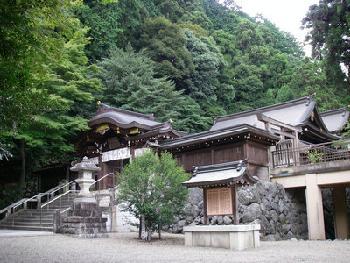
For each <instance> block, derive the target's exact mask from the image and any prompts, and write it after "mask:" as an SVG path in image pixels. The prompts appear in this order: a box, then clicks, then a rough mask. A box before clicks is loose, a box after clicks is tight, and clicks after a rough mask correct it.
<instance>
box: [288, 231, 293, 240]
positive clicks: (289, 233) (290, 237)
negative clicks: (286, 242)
mask: <svg viewBox="0 0 350 263" xmlns="http://www.w3.org/2000/svg"><path fill="white" fill-rule="evenodd" d="M293 237H294V235H293V233H292V232H291V231H289V232H288V233H287V238H288V239H292V238H293Z"/></svg>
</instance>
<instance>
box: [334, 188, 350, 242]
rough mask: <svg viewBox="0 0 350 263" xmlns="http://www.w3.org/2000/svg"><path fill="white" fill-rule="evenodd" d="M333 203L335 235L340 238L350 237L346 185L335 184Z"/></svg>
mask: <svg viewBox="0 0 350 263" xmlns="http://www.w3.org/2000/svg"><path fill="white" fill-rule="evenodd" d="M333 203H334V233H335V237H336V238H338V239H347V238H348V237H349V225H348V216H347V209H346V192H345V187H344V186H335V187H334V188H333Z"/></svg>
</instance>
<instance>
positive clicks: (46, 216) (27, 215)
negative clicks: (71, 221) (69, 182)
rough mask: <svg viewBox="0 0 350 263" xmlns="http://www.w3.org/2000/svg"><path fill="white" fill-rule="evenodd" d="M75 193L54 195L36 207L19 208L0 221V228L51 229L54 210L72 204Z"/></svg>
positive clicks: (66, 207) (65, 208) (61, 209)
mask: <svg viewBox="0 0 350 263" xmlns="http://www.w3.org/2000/svg"><path fill="white" fill-rule="evenodd" d="M75 196H76V193H68V194H64V195H61V196H58V197H56V198H55V199H54V200H53V201H50V202H47V203H44V204H42V205H41V206H39V207H42V208H38V209H21V210H19V211H18V212H15V213H12V214H10V215H9V216H7V217H6V218H5V219H3V220H2V221H0V229H16V230H37V231H53V217H54V214H55V212H56V210H60V211H65V210H67V209H68V208H69V207H72V206H73V200H74V198H75Z"/></svg>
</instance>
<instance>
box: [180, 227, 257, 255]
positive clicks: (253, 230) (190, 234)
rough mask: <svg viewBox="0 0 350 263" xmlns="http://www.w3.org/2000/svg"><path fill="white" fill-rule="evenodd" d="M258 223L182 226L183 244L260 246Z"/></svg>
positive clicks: (221, 246) (239, 246)
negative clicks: (183, 233)
mask: <svg viewBox="0 0 350 263" xmlns="http://www.w3.org/2000/svg"><path fill="white" fill-rule="evenodd" d="M259 230H260V225H259V224H250V225H201V226H187V227H184V232H185V245H186V246H202V247H219V248H228V249H231V250H244V249H248V248H257V247H259V246H260V233H259Z"/></svg>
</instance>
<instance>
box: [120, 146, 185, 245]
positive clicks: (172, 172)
mask: <svg viewBox="0 0 350 263" xmlns="http://www.w3.org/2000/svg"><path fill="white" fill-rule="evenodd" d="M188 177H189V175H188V174H186V173H185V171H184V169H183V168H182V167H179V166H178V165H177V163H176V161H175V160H174V159H173V158H172V156H171V154H169V153H162V154H161V155H160V156H158V155H157V154H155V153H153V152H148V153H145V154H144V155H142V156H140V157H138V158H136V159H135V160H133V161H132V162H131V163H130V164H129V165H127V166H126V167H125V169H124V170H123V172H122V174H121V176H120V183H119V188H118V198H119V200H120V201H121V202H123V203H124V204H125V205H126V207H125V209H126V210H127V211H129V212H131V213H132V214H133V215H134V216H135V217H137V218H139V219H140V231H139V233H140V235H139V238H140V237H141V231H142V225H144V228H145V229H144V230H145V231H146V233H147V237H146V240H148V241H149V240H151V236H152V233H153V232H154V231H156V230H157V229H158V230H159V231H160V229H161V227H162V226H163V225H165V224H170V223H171V222H172V221H173V219H174V216H175V215H177V214H178V213H180V212H181V210H182V208H183V206H184V203H185V201H186V197H187V189H186V188H185V187H183V186H182V185H181V183H182V182H184V181H186V180H187V179H188Z"/></svg>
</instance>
